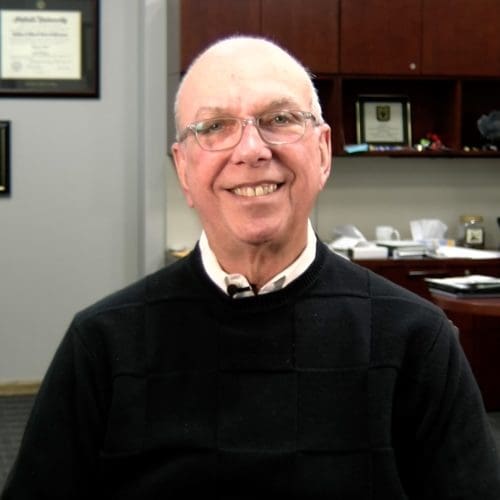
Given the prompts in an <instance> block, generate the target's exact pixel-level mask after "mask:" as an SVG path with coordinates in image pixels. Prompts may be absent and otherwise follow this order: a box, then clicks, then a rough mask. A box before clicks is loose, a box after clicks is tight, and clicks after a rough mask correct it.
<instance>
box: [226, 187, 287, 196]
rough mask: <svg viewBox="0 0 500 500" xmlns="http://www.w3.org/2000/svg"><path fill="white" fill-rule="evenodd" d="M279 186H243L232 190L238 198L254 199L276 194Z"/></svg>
mask: <svg viewBox="0 0 500 500" xmlns="http://www.w3.org/2000/svg"><path fill="white" fill-rule="evenodd" d="M278 187H279V186H278V184H260V185H258V186H241V187H237V188H234V189H231V192H232V193H233V194H235V195H237V196H244V197H246V198H253V197H255V196H266V195H268V194H272V193H274V192H275V191H276V190H277V189H278Z"/></svg>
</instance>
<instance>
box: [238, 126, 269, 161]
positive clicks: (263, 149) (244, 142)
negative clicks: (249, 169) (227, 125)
mask: <svg viewBox="0 0 500 500" xmlns="http://www.w3.org/2000/svg"><path fill="white" fill-rule="evenodd" d="M242 126H243V129H242V131H241V139H240V142H239V143H238V144H237V145H236V146H235V148H234V151H233V161H234V162H235V163H247V164H249V165H258V164H260V162H261V161H263V160H268V159H270V158H271V156H272V154H271V150H270V148H269V145H268V144H267V143H266V142H265V141H264V140H263V139H262V137H261V136H260V134H259V130H258V128H257V123H256V122H255V119H253V118H248V119H247V120H245V121H244V122H243V123H242Z"/></svg>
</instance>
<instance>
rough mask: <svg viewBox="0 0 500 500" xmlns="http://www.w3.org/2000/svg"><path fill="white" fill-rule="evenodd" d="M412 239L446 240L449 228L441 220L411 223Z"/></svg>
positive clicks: (421, 220)
mask: <svg viewBox="0 0 500 500" xmlns="http://www.w3.org/2000/svg"><path fill="white" fill-rule="evenodd" d="M410 229H411V237H412V239H413V240H415V241H426V240H440V239H444V237H445V234H446V231H447V229H448V226H447V225H446V224H445V223H444V222H442V221H440V220H439V219H419V220H412V221H410Z"/></svg>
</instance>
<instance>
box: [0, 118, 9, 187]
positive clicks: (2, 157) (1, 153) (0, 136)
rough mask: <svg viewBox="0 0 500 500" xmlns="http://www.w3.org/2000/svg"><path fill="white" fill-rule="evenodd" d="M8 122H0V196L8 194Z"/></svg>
mask: <svg viewBox="0 0 500 500" xmlns="http://www.w3.org/2000/svg"><path fill="white" fill-rule="evenodd" d="M9 132H10V122H5V121H3V122H0V196H7V195H9V194H10V134H9Z"/></svg>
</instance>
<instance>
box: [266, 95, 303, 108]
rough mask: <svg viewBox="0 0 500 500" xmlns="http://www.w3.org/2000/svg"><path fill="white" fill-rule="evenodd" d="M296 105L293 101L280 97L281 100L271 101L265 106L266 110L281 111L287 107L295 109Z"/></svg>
mask: <svg viewBox="0 0 500 500" xmlns="http://www.w3.org/2000/svg"><path fill="white" fill-rule="evenodd" d="M297 106H298V104H297V102H296V101H295V100H294V99H291V98H290V97H282V98H281V99H275V100H274V101H271V102H270V103H269V104H268V105H267V106H266V109H283V108H287V107H297Z"/></svg>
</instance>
